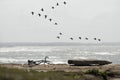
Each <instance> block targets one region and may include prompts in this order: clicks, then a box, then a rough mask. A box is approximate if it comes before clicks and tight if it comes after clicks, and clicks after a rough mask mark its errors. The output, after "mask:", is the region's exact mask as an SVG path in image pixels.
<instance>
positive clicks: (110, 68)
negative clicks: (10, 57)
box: [0, 64, 120, 80]
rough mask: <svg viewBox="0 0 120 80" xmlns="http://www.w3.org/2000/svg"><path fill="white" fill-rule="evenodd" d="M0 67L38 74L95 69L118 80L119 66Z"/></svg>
mask: <svg viewBox="0 0 120 80" xmlns="http://www.w3.org/2000/svg"><path fill="white" fill-rule="evenodd" d="M0 66H1V67H7V68H17V69H25V70H35V71H38V72H42V71H43V72H48V71H65V72H81V71H82V72H85V71H88V70H92V69H97V70H99V71H109V72H112V73H113V74H114V76H113V78H115V79H111V80H120V64H109V65H102V66H70V65H68V64H49V65H44V64H43V65H35V66H32V67H29V66H28V65H27V64H24V65H21V64H0Z"/></svg>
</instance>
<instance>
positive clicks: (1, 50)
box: [0, 47, 53, 52]
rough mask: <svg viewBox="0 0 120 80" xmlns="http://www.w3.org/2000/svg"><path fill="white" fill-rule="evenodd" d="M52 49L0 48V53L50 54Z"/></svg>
mask: <svg viewBox="0 0 120 80" xmlns="http://www.w3.org/2000/svg"><path fill="white" fill-rule="evenodd" d="M52 49H53V48H50V47H48V48H44V47H8V48H0V52H22V51H23V52H25V51H29V52H51V51H52Z"/></svg>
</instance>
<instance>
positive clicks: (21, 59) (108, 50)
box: [0, 43, 120, 64]
mask: <svg viewBox="0 0 120 80" xmlns="http://www.w3.org/2000/svg"><path fill="white" fill-rule="evenodd" d="M45 56H48V57H49V58H48V59H47V60H49V61H51V63H53V64H67V61H68V60H69V59H98V60H108V61H111V62H113V64H120V44H100V45H96V44H69V45H68V44H62V45H60V44H54V43H53V44H47V43H46V44H40V43H39V44H22V45H20V44H15V43H14V44H12V43H11V44H0V63H21V64H25V63H27V60H42V59H44V57H45Z"/></svg>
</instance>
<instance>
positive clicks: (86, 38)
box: [31, 1, 101, 41]
mask: <svg viewBox="0 0 120 80" xmlns="http://www.w3.org/2000/svg"><path fill="white" fill-rule="evenodd" d="M62 4H63V5H67V2H66V1H64V2H63V3H62ZM58 6H60V3H56V5H55V6H52V7H51V9H55V8H56V7H58ZM44 11H45V9H44V8H41V13H42V12H44ZM41 13H37V15H38V16H39V17H41V16H44V18H45V19H46V20H49V21H50V22H53V19H52V18H49V17H48V15H46V14H45V15H42V14H41ZM31 14H32V15H35V12H33V11H32V12H31ZM54 25H56V26H57V25H58V23H57V22H54ZM62 35H63V33H62V32H59V35H58V36H57V37H56V38H57V39H61V36H62ZM69 39H70V40H74V38H73V37H70V38H69ZM78 39H79V40H82V39H85V40H89V38H88V37H85V38H83V37H78ZM93 40H96V41H101V39H99V38H93Z"/></svg>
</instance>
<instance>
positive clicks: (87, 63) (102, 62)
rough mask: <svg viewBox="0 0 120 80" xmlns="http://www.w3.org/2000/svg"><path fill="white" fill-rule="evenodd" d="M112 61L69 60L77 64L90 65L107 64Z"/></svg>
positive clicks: (69, 62)
mask: <svg viewBox="0 0 120 80" xmlns="http://www.w3.org/2000/svg"><path fill="white" fill-rule="evenodd" d="M111 63H112V62H110V61H106V60H87V59H85V60H84V59H80V60H68V64H70V65H76V66H90V65H106V64H111Z"/></svg>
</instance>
